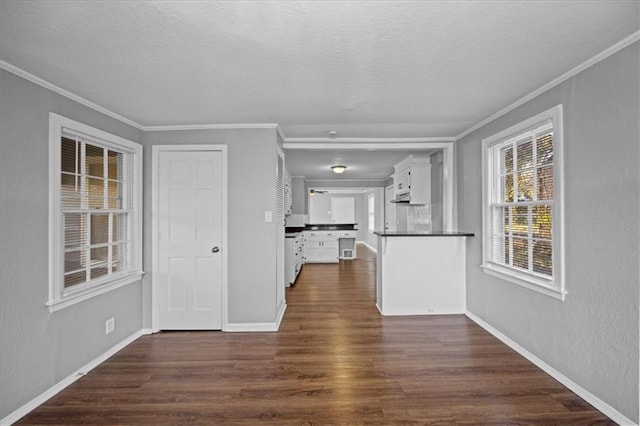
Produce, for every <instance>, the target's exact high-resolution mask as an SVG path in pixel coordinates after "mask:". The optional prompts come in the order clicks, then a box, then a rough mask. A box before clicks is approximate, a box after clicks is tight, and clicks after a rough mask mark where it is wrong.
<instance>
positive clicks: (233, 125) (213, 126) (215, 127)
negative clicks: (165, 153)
mask: <svg viewBox="0 0 640 426" xmlns="http://www.w3.org/2000/svg"><path fill="white" fill-rule="evenodd" d="M278 128H279V126H278V123H225V124H175V125H170V126H142V130H143V131H145V132H172V131H183V130H234V129H275V130H276V131H277V129H278Z"/></svg>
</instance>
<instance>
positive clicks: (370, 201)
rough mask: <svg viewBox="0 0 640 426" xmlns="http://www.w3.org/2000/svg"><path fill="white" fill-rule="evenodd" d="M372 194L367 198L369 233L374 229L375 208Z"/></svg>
mask: <svg viewBox="0 0 640 426" xmlns="http://www.w3.org/2000/svg"><path fill="white" fill-rule="evenodd" d="M375 200H376V199H375V196H374V194H369V195H368V197H367V214H368V220H367V223H368V228H369V232H373V231H374V230H375V227H376V206H375Z"/></svg>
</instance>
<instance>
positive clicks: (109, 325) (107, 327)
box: [104, 318, 116, 334]
mask: <svg viewBox="0 0 640 426" xmlns="http://www.w3.org/2000/svg"><path fill="white" fill-rule="evenodd" d="M115 329H116V319H115V318H109V319H108V320H107V321H106V322H105V323H104V334H110V333H113V330H115Z"/></svg>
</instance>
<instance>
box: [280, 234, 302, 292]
mask: <svg viewBox="0 0 640 426" xmlns="http://www.w3.org/2000/svg"><path fill="white" fill-rule="evenodd" d="M303 264H304V241H303V238H302V234H298V235H297V236H295V237H292V238H286V239H285V242H284V272H285V285H286V286H287V287H291V286H292V285H293V284H294V283H295V282H296V278H298V274H299V273H300V270H301V269H302V265H303Z"/></svg>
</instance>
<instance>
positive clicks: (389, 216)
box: [384, 186, 397, 231]
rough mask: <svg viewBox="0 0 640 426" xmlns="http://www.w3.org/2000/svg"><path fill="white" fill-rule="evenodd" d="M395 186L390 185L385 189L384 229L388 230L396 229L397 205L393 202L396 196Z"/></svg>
mask: <svg viewBox="0 0 640 426" xmlns="http://www.w3.org/2000/svg"><path fill="white" fill-rule="evenodd" d="M394 195H395V194H394V190H393V186H388V187H386V188H385V190H384V229H385V230H386V231H395V230H396V224H397V222H396V205H395V204H394V203H392V202H391V200H393V198H394Z"/></svg>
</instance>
